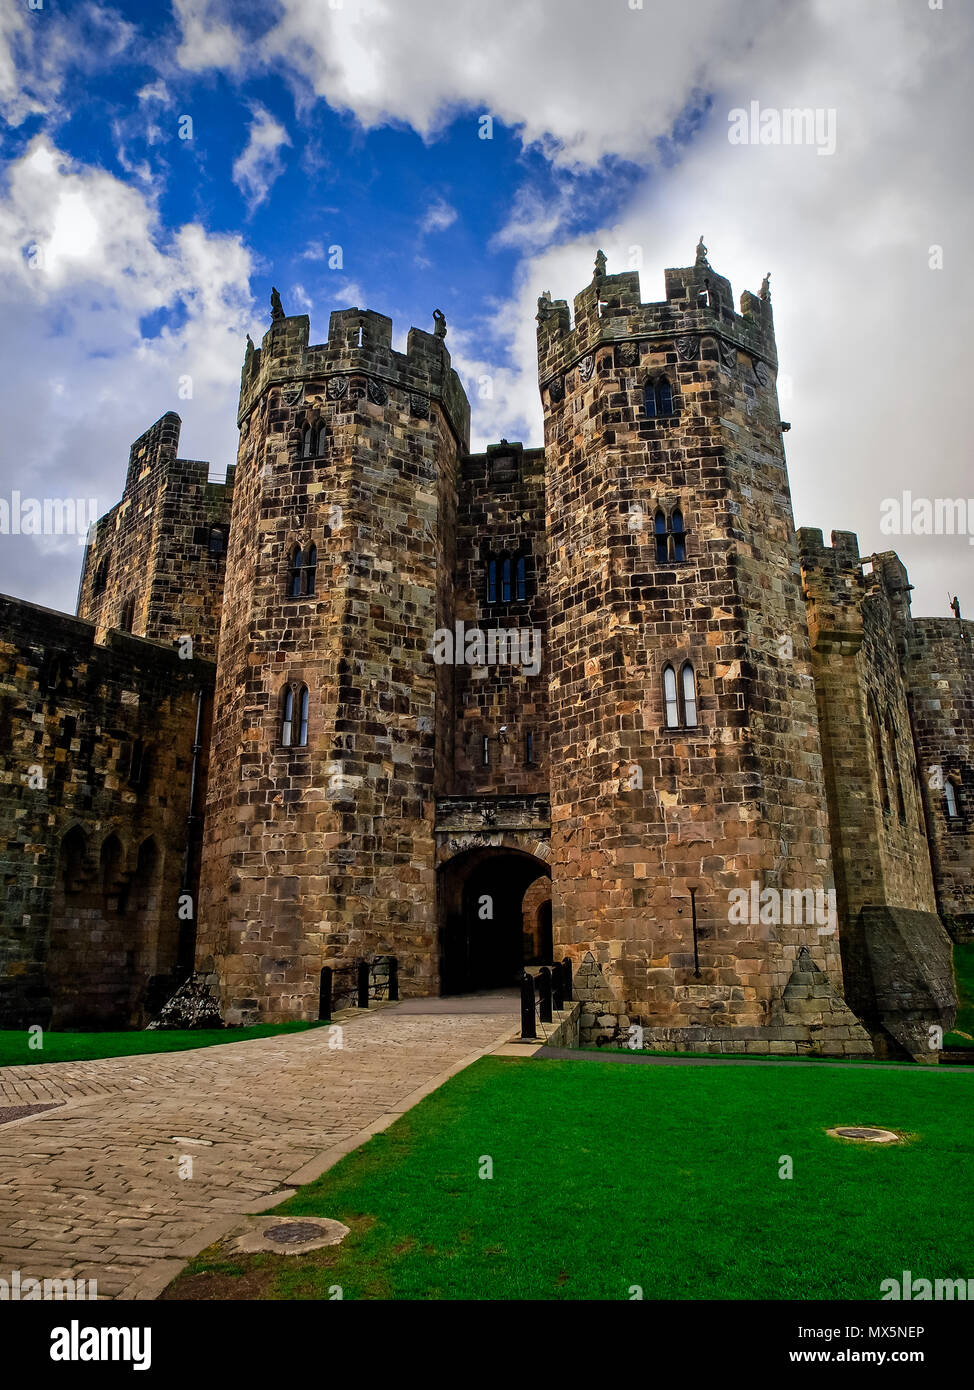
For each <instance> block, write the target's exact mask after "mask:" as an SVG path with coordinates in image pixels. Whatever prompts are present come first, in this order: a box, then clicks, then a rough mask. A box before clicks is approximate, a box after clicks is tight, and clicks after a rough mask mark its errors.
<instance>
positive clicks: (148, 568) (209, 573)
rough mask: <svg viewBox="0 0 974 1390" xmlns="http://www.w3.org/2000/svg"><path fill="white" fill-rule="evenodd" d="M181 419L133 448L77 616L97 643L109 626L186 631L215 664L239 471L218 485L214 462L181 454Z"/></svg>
mask: <svg viewBox="0 0 974 1390" xmlns="http://www.w3.org/2000/svg"><path fill="white" fill-rule="evenodd" d="M180 423H181V422H180V419H179V416H178V415H176V414H175V413H174V412H172V411H170V412H169V413H167V414H166V415H163V416H162V418H161V419H160V420H157V421H156V423H155V424H154V425H153V426H152V427H151V429H148V430H146V432H145V434H143V435H141V436H140V437H139V438H138V439H137V440H136V441H135V443H134V444H133V445H132V448H131V451H130V454H129V465H128V473H127V475H126V480H125V490H124V492H123V494H122V499H121V501H120V502H118V503H117V505H116V506H114V507H113V508H112V509H111V511H109V512H106V514H105V515H104V516H103V517H102V518H101V519H100V520H99V522H98V524H97V526H96V527H95V532H94V536H93V537H92V539H91V542H90V544H89V545H88V547H87V549H86V551H85V559H84V565H83V570H82V576H81V588H80V591H79V598H78V616H79V617H81V618H83V619H85V621H87V622H91V623H94V625H95V628H96V632H97V640H98V641H99V642H102V641H104V639H105V635H106V633H107V632H109V631H110V630H111V629H112V628H121V629H124V630H125V631H128V632H132V633H134V634H135V635H136V636H138V637H147V638H149V639H150V640H151V641H154V642H165V643H171V642H175V641H176V640H177V639H179V638H182V637H185V636H187V635H188V636H190V637H191V638H192V642H193V647H192V650H193V654H194V655H196V656H199V657H204V658H207V659H208V660H215V658H216V652H217V642H218V638H219V632H220V612H221V607H222V602H223V571H224V559H225V552H226V545H227V537H228V534H229V528H230V505H231V501H232V496H233V470H232V469H230V470H228V472H227V479H226V482H225V483H211V482H209V481H208V475H209V465H208V464H206V463H203V462H201V461H199V460H197V459H181V458H178V457H177V453H178V449H179V431H180Z"/></svg>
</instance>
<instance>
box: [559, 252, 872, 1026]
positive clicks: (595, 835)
mask: <svg viewBox="0 0 974 1390" xmlns="http://www.w3.org/2000/svg"><path fill="white" fill-rule="evenodd" d="M665 283H666V300H665V302H663V303H658V304H643V303H641V301H640V292H639V277H638V274H636V273H634V272H627V273H623V274H618V275H609V274H606V273H605V258H604V257H603V256H602V255H601V253H600V254H599V257H598V259H597V261H596V269H595V275H594V277H593V280H592V282H591V284H590V285H589V286H588V287H587V288H586V289H584V290H583V291H582V292H581V294H579V295H577V296H576V298H575V301H574V324H572V322H571V319H570V316H569V310H568V305H567V303H566V302H565V301H563V300H556V301H554V302H552V301H551V299H550V296H548V295H547V294H546V295H544V296H542V298H541V300H540V301H539V313H538V320H539V322H538V361H539V384H540V388H541V394H542V399H543V405H544V419H545V448H546V455H547V526H548V576H549V592H548V612H549V623H550V636H549V642H548V650H547V653H546V667H547V671H548V675H549V717H550V741H551V750H550V752H551V818H552V878H553V929H554V936H555V942H556V955H557V954H559V953H560V952H562V948H563V949H564V951H567V952H568V953H570V954H571V955H572V956H574V957H576V958H582V959H584V958H585V956H586V953H587V952H591V953H592V956H593V957H594V959H595V962H596V964H597V965H598V966H599V967H600V968H601V972H602V975H603V977H604V986H607V988H606V987H602V988H600V989H599V990H598V991H597V996H596V997H601V1000H602V1002H601V1003H600V1004H599V1005H598V1009H599V1011H604V1012H605V1013H608V1014H610V1015H615V1019H616V1026H618V1021H619V1018H621V1019H622V1021H623V1024H625V1022H627V1021H628V1020H629V1019H632V1021H633V1022H640V1023H643V1024H646V1025H649V1026H648V1028H647V1035H648V1038H649V1037H651V1038H653V1039H654V1040H655V1041H656V1042H657V1044H661V1045H665V1043H666V1042H667V1041H669V1042H670V1043H676V1044H677V1045H691V1046H692V1045H701V1044H713V1045H718V1046H724V1045H729V1046H730V1047H731V1048H740V1049H743V1048H745V1047H746V1046H747V1045H748V1044H747V1040H748V1039H754V1040H761V1039H763V1042H761V1049H762V1050H766V1047H767V1042H768V1039H769V1038H770V1039H772V1040H773V1039H774V1038H775V1037H776V1036H777V1037H779V1038H781V1039H784V1040H786V1042H787V1047H786V1045H785V1043H784V1042H783V1043H782V1044H781V1050H794V1049H795V1045H796V1041H797V1042H799V1043H800V1044H802V1045H803V1046H805V1047H807V1046H808V1045H809V1039H810V1037H811V1036H812V1035H811V1034H810V1032H809V1026H811V1027H812V1028H813V1030H814V1033H815V1036H816V1037H817V1039H818V1041H817V1042H814V1043H813V1044H812V1045H813V1046H819V1045H820V1044H821V1042H822V1040H823V1039H825V1038H827V1039H828V1047H827V1050H831V1051H849V1052H868V1051H870V1045H869V1042H868V1039H867V1038H866V1036H865V1034H864V1033H863V1031H862V1030H861V1029H860V1028H859V1027H858V1025H856V1023H855V1020H854V1019H853V1018H852V1016H851V1015H850V1014H849V1013H848V1010H846V1009H845V1007H844V1005H843V1002H842V1000H841V997H839V994H838V991H839V990H841V966H840V960H839V951H838V939H837V931H836V925H835V921H834V917H833V918H831V920H829V919H828V916H827V905H828V901H829V899H828V896H827V894H828V890H830V889H832V887H833V879H832V870H831V857H830V848H829V837H828V821H827V811H826V798H825V787H824V782H823V767H822V752H821V746H820V741H819V730H818V723H817V715H816V707H815V692H814V688H813V683H812V673H811V664H810V650H809V640H808V631H807V626H806V618H805V609H804V602H803V598H802V591H801V583H800V571H799V563H798V550H797V543H796V536H795V530H794V524H793V519H792V511H791V501H790V495H789V488H788V477H787V472H786V467H785V459H784V449H783V442H782V424H781V420H780V417H779V413H778V402H777V394H776V386H775V379H776V370H777V358H776V353H775V340H774V329H773V323H772V314H771V304H770V299H769V295H768V290H767V281H766V282H765V285H764V286H763V287H762V292H761V294H760V296H758V295H754V294H751V293H745V294H744V295H743V296H742V300H741V313H740V314H738V313H736V312H735V310H734V307H733V301H732V294H731V287H730V284H729V283H728V281H727V280H725V279H724V278H723V277H722V276H720V275H718V274H716V273H715V271H714V270H713V269H712V268H711V267H710V265H709V263H708V261H707V256H706V248H705V247H704V246H703V244H702V241H701V244H700V246H699V247H698V249H697V260H696V264H695V265H693V266H690V267H685V268H682V269H670V270H667V271H666V273H665ZM755 884H756V885H757V889H756V890H755V889H754V888H753V887H752V885H755ZM769 888H770V889H774V890H777V892H778V897H777V901H778V904H779V907H778V910H777V911H776V909H775V905H774V898H775V895H774V894H765V893H764V890H766V889H769ZM734 890H738V892H737V893H736V894H735V893H734ZM785 890H792V891H791V892H787V893H786V892H785ZM816 894H818V895H820V896H818V897H817V898H816V897H815V895H816ZM799 895H804V896H803V897H801V898H799ZM823 895H824V896H823ZM745 897H746V899H747V901H746V902H745V901H744V899H745ZM813 902H814V903H817V904H820V905H821V907H822V908H825V911H824V912H822V911H821V910H811V908H812V903H813ZM757 903H766V904H767V906H763V907H762V908H761V910H760V912H755V910H754V909H755V906H756V905H757ZM799 904H800V906H799ZM732 909H733V910H732ZM796 918H798V919H799V920H797V921H796V920H795V919H796ZM694 919H695V926H696V931H694ZM694 936H696V955H695V952H694ZM803 947H804V948H807V954H806V953H805V952H804V951H802V948H803ZM800 953H801V954H800ZM786 989H787V991H788V993H787V994H786ZM796 994H797V995H799V996H800V997H801V1001H802V1002H801V1005H800V1006H799V1005H798V1004H796V1003H795V1002H794V999H793V996H794V995H796ZM600 1021H601V1022H602V1023H604V1025H605V1026H606V1028H607V1030H609V1031H611V1024H612V1019H610V1018H605V1019H603V1020H600ZM823 1021H824V1024H825V1027H824V1029H823ZM839 1040H841V1041H839ZM776 1045H777V1044H775V1043H774V1042H773V1041H772V1048H774V1047H775V1046H776Z"/></svg>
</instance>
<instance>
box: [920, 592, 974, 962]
mask: <svg viewBox="0 0 974 1390" xmlns="http://www.w3.org/2000/svg"><path fill="white" fill-rule="evenodd" d="M905 667H906V680H907V688H908V692H909V697H910V706H911V711H912V717H913V732H914V738H915V740H916V750H917V761H918V764H919V773H920V786H921V789H922V793H923V799H924V805H925V808H926V832H927V836H928V839H929V845H930V855H931V860H932V865H933V877H934V886H935V888H936V893H937V903H938V909H939V912H940V915H941V917H942V918H943V920H944V923H945V925H946V926H947V928H948V930H949V931H950V932H951V934H952V935H953V937H954V939H955V940H957V941H971V940H974V623H972V622H968V621H963V622H960V621H958V620H957V619H955V618H915V619H913V621H912V623H911V624H910V625H909V628H908V632H907V641H906V650H905ZM947 783H949V784H950V787H951V789H952V791H953V799H952V801H948V795H947V785H946V784H947Z"/></svg>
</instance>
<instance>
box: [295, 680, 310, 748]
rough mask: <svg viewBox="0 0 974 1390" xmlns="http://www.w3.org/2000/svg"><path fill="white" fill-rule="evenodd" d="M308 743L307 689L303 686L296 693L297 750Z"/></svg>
mask: <svg viewBox="0 0 974 1390" xmlns="http://www.w3.org/2000/svg"><path fill="white" fill-rule="evenodd" d="M307 742H308V687H307V686H306V685H303V686H302V687H301V690H300V691H299V693H298V738H297V743H298V747H299V748H304V747H305V746H306V745H307Z"/></svg>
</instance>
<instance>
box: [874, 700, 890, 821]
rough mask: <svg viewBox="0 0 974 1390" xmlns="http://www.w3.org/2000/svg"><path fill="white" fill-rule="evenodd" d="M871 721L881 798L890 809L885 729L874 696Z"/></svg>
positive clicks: (884, 805)
mask: <svg viewBox="0 0 974 1390" xmlns="http://www.w3.org/2000/svg"><path fill="white" fill-rule="evenodd" d="M869 722H870V724H871V725H872V734H873V756H874V757H875V759H876V776H877V777H878V779H879V799H880V801H881V802H882V806H883V810H884V811H888V810H889V782H888V781H887V778H886V755H885V753H884V751H883V731H882V729H881V728H880V725H879V715H878V713H877V711H876V706H875V704H874V703H873V700H872V697H871V696H870V700H869Z"/></svg>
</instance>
